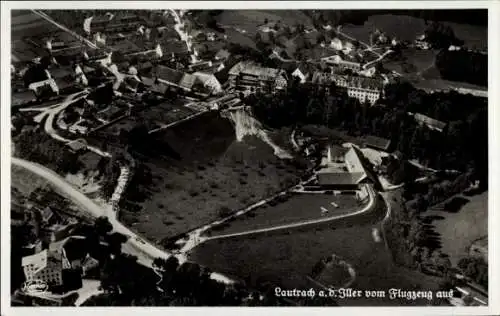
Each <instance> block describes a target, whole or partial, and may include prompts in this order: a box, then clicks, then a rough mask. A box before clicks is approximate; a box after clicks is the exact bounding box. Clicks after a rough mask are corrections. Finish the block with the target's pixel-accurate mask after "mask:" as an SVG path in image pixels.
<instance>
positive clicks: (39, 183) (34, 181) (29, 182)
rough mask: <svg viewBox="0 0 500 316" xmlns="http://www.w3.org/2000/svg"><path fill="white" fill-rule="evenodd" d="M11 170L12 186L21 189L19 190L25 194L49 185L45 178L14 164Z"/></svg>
mask: <svg viewBox="0 0 500 316" xmlns="http://www.w3.org/2000/svg"><path fill="white" fill-rule="evenodd" d="M10 170H11V171H10V172H11V174H10V179H11V181H10V182H11V185H12V187H14V188H16V189H17V190H19V192H20V193H22V194H24V195H25V196H28V195H30V194H31V192H33V191H34V190H35V189H37V188H39V187H44V186H47V185H48V184H47V182H46V181H45V180H44V179H42V178H40V177H39V176H37V175H35V174H33V173H32V172H30V171H28V170H26V169H23V168H20V167H18V166H15V165H12V167H11V169H10Z"/></svg>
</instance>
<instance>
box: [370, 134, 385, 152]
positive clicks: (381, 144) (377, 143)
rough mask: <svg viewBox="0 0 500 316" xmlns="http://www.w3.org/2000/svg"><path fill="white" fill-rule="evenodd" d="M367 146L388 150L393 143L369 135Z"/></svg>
mask: <svg viewBox="0 0 500 316" xmlns="http://www.w3.org/2000/svg"><path fill="white" fill-rule="evenodd" d="M366 144H367V145H368V146H372V147H375V148H378V149H382V150H387V149H388V148H389V145H390V144H391V141H390V140H389V139H386V138H382V137H377V136H372V135H369V136H366Z"/></svg>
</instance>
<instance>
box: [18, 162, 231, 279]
mask: <svg viewBox="0 0 500 316" xmlns="http://www.w3.org/2000/svg"><path fill="white" fill-rule="evenodd" d="M11 162H12V164H13V165H16V166H19V167H22V168H25V169H27V170H29V171H31V172H33V173H34V174H37V175H38V176H40V177H42V178H44V179H45V180H47V181H48V182H49V183H51V184H52V185H53V186H54V187H56V188H57V189H58V190H59V192H60V194H62V195H63V196H65V197H67V198H69V199H71V200H72V201H73V202H74V203H75V204H77V205H78V206H79V207H80V208H81V209H82V210H83V211H85V212H87V213H88V214H89V215H91V216H93V217H99V216H106V217H107V218H108V219H109V222H110V223H111V225H112V226H113V230H114V231H115V232H119V233H121V234H123V235H125V236H127V237H128V240H127V242H126V243H124V244H123V245H122V251H123V252H125V253H128V254H131V255H134V256H136V257H137V261H138V262H139V263H141V264H143V265H145V266H147V267H150V268H152V269H153V270H155V268H154V267H153V260H154V259H155V258H163V259H167V258H168V257H170V256H172V255H173V254H171V253H168V252H166V251H164V250H161V249H159V248H157V247H155V246H154V245H152V244H150V243H148V242H147V241H145V240H143V239H141V238H140V237H139V236H138V235H137V234H136V233H134V232H133V231H131V230H130V229H128V228H127V227H125V226H124V225H123V224H122V223H120V222H119V221H118V219H117V218H116V213H115V212H114V211H113V209H112V208H110V207H102V206H100V205H97V204H96V203H95V202H94V201H92V200H91V199H89V198H88V197H87V196H86V195H85V194H83V193H82V192H80V191H79V190H77V189H75V188H74V187H73V186H71V184H69V183H68V182H67V181H66V180H65V179H63V178H62V177H61V176H59V175H58V174H57V173H55V172H54V171H52V170H50V169H48V168H46V167H44V166H42V165H39V164H37V163H33V162H30V161H26V160H23V159H19V158H16V157H11ZM176 258H177V259H178V260H179V263H180V264H182V263H184V262H185V261H186V260H187V259H186V257H185V256H184V255H182V254H180V255H176ZM155 272H156V271H155ZM210 278H212V279H214V280H218V281H219V282H223V283H233V282H234V281H233V280H231V279H229V278H228V277H226V276H225V275H223V274H220V273H217V272H212V274H211V275H210Z"/></svg>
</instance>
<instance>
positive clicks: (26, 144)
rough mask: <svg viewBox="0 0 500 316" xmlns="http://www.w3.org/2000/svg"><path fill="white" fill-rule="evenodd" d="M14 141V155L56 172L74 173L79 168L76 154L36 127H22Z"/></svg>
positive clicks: (79, 163) (79, 164)
mask: <svg viewBox="0 0 500 316" xmlns="http://www.w3.org/2000/svg"><path fill="white" fill-rule="evenodd" d="M42 125H43V122H42ZM14 143H15V146H16V148H15V152H14V155H16V156H17V157H19V158H22V159H26V160H29V161H34V162H38V163H40V164H42V165H45V166H48V167H49V168H50V169H52V170H54V171H56V172H58V173H61V174H66V173H72V174H74V173H76V172H78V170H80V168H81V165H82V164H81V162H80V161H79V160H78V155H77V154H75V153H72V152H70V151H69V150H68V149H67V148H66V146H65V145H64V144H63V143H60V142H58V141H57V140H55V139H52V138H51V137H50V136H49V135H47V134H46V133H45V132H43V131H40V130H39V129H38V128H27V129H24V130H23V131H22V132H21V133H19V134H18V135H17V136H16V137H15V139H14Z"/></svg>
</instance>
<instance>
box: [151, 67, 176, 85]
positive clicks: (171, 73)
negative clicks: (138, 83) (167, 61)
mask: <svg viewBox="0 0 500 316" xmlns="http://www.w3.org/2000/svg"><path fill="white" fill-rule="evenodd" d="M153 73H154V75H155V77H157V78H158V79H161V80H164V81H166V82H169V83H173V84H178V83H179V82H180V81H181V80H182V78H183V75H184V74H183V73H182V72H181V71H178V70H175V69H172V68H169V67H167V66H162V65H158V66H156V68H155V70H154V72H153Z"/></svg>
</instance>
